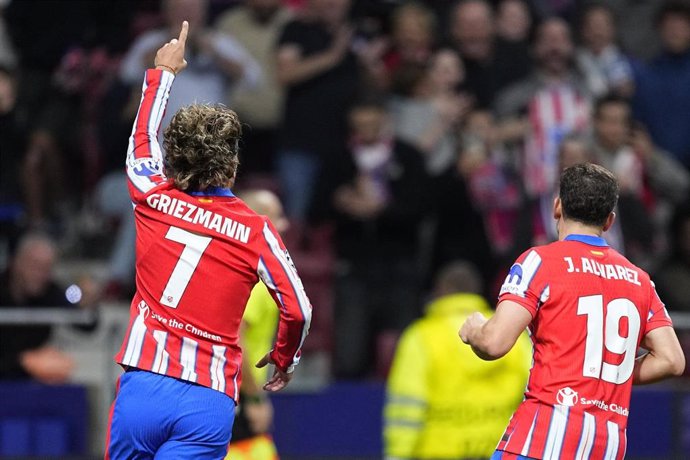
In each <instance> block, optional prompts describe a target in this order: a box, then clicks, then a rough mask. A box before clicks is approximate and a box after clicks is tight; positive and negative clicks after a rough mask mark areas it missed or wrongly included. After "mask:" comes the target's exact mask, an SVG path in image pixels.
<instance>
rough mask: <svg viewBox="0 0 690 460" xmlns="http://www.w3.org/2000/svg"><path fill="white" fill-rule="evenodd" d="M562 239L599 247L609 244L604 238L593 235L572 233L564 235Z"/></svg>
mask: <svg viewBox="0 0 690 460" xmlns="http://www.w3.org/2000/svg"><path fill="white" fill-rule="evenodd" d="M564 241H578V242H580V243H585V244H589V245H590V246H600V247H608V245H609V244H608V243H607V242H606V240H605V239H603V238H602V237H600V236H594V235H577V234H573V235H568V236H566V237H565V239H564Z"/></svg>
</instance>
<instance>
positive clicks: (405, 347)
mask: <svg viewBox="0 0 690 460" xmlns="http://www.w3.org/2000/svg"><path fill="white" fill-rule="evenodd" d="M475 311H479V312H481V313H483V314H484V315H485V316H489V315H491V313H492V311H491V310H490V308H489V305H488V304H487V303H486V301H485V300H484V299H483V298H482V297H480V296H478V295H474V294H453V295H449V296H445V297H442V298H439V299H438V300H436V301H434V302H433V303H431V304H430V305H429V307H428V309H427V313H426V315H425V316H424V317H423V318H422V319H419V320H418V321H416V322H415V323H413V324H412V325H411V326H410V327H408V328H407V329H406V330H405V332H404V333H403V335H402V337H401V339H400V342H399V344H398V348H397V350H396V354H395V359H394V361H393V366H392V368H391V372H390V375H389V377H388V385H387V399H386V405H385V409H384V429H383V435H384V449H385V455H386V457H389V458H403V459H454V460H457V459H462V458H488V457H490V456H491V454H492V452H493V451H494V449H495V448H496V445H497V444H498V441H499V439H500V437H501V435H502V434H503V431H504V430H505V428H506V426H507V424H508V420H509V419H510V416H511V415H512V413H513V411H514V410H515V409H516V408H517V406H518V404H519V403H520V401H521V400H522V396H523V392H524V389H525V385H526V382H527V376H528V374H529V368H530V365H531V364H530V363H531V354H532V346H531V343H530V342H529V339H528V337H527V335H526V334H522V335H521V336H520V338H519V339H518V341H517V343H516V344H515V347H513V349H512V350H511V351H510V352H509V353H508V354H507V355H506V356H504V357H503V358H501V359H499V360H496V361H483V360H481V359H479V358H478V357H477V356H476V355H475V354H474V353H473V352H472V349H471V348H470V347H469V346H467V345H465V344H464V343H462V341H461V340H460V338H459V337H458V330H459V329H460V327H461V326H462V324H463V322H464V321H465V319H466V318H467V317H468V316H469V315H470V314H471V313H473V312H475Z"/></svg>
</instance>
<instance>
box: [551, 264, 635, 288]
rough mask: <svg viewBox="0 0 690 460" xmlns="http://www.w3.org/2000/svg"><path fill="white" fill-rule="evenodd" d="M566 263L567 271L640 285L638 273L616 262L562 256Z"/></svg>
mask: <svg viewBox="0 0 690 460" xmlns="http://www.w3.org/2000/svg"><path fill="white" fill-rule="evenodd" d="M563 260H565V263H566V264H568V266H567V269H566V271H567V272H568V273H591V274H592V275H595V276H598V277H600V278H604V279H607V280H621V281H627V282H628V283H632V284H636V285H637V286H640V280H639V278H638V277H639V273H638V272H637V271H636V270H633V269H631V268H628V267H623V266H622V265H618V264H603V263H601V262H597V261H596V260H593V259H589V258H587V257H580V260H579V261H578V260H573V258H572V257H563Z"/></svg>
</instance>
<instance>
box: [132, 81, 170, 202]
mask: <svg viewBox="0 0 690 460" xmlns="http://www.w3.org/2000/svg"><path fill="white" fill-rule="evenodd" d="M172 81H173V76H172V75H171V74H170V73H169V72H163V75H162V77H161V80H160V86H159V87H158V90H157V91H156V96H155V97H154V99H153V104H152V106H151V111H150V113H149V120H148V125H147V130H148V134H149V135H152V136H156V135H157V134H158V126H159V125H160V122H161V119H162V117H163V113H164V112H165V105H166V101H167V100H168V97H169V95H170V88H171V86H172ZM147 88H148V84H147V83H146V78H144V83H143V85H142V90H141V93H142V95H141V100H142V101H143V100H144V93H145V92H146V89H147ZM139 112H141V102H140V103H139V111H137V116H136V118H135V119H134V125H133V126H132V133H131V135H130V138H129V146H128V150H127V176H128V177H129V180H130V181H131V182H132V184H134V186H135V187H136V188H137V189H139V191H141V192H143V193H145V192H147V191H149V190H150V189H151V188H153V187H154V186H155V185H156V184H155V183H154V182H153V181H152V180H151V179H150V178H149V176H146V175H141V176H140V175H138V174H136V173H135V172H134V170H133V167H134V166H135V161H136V160H137V158H136V156H135V149H136V147H137V146H136V139H135V138H134V134H135V133H136V129H137V123H138V122H139ZM149 145H150V149H151V151H150V152H149V153H150V154H151V159H150V160H153V163H154V164H157V165H162V164H163V154H162V152H161V150H160V145H158V142H157V141H156V142H150V143H149Z"/></svg>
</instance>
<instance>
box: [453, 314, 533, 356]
mask: <svg viewBox="0 0 690 460" xmlns="http://www.w3.org/2000/svg"><path fill="white" fill-rule="evenodd" d="M531 321H532V315H531V313H530V312H529V311H527V309H526V308H525V307H523V306H522V305H520V304H519V303H517V302H514V301H512V300H502V301H501V302H500V303H499V304H498V306H497V307H496V314H495V315H493V316H492V317H491V319H488V320H487V319H486V317H484V315H482V314H481V313H478V312H475V313H473V314H472V315H471V316H470V317H469V318H467V320H466V321H465V324H463V325H462V328H461V329H460V338H461V339H462V341H463V342H465V343H466V344H468V345H470V346H471V347H472V350H473V351H474V352H475V354H476V355H477V356H479V357H480V358H481V359H484V360H487V361H492V360H495V359H499V358H501V357H503V356H504V355H505V354H506V353H508V352H509V351H510V350H511V348H513V345H515V342H517V339H518V337H520V334H521V333H522V332H523V331H524V330H525V328H526V327H527V326H528V325H529V323H530V322H531Z"/></svg>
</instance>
